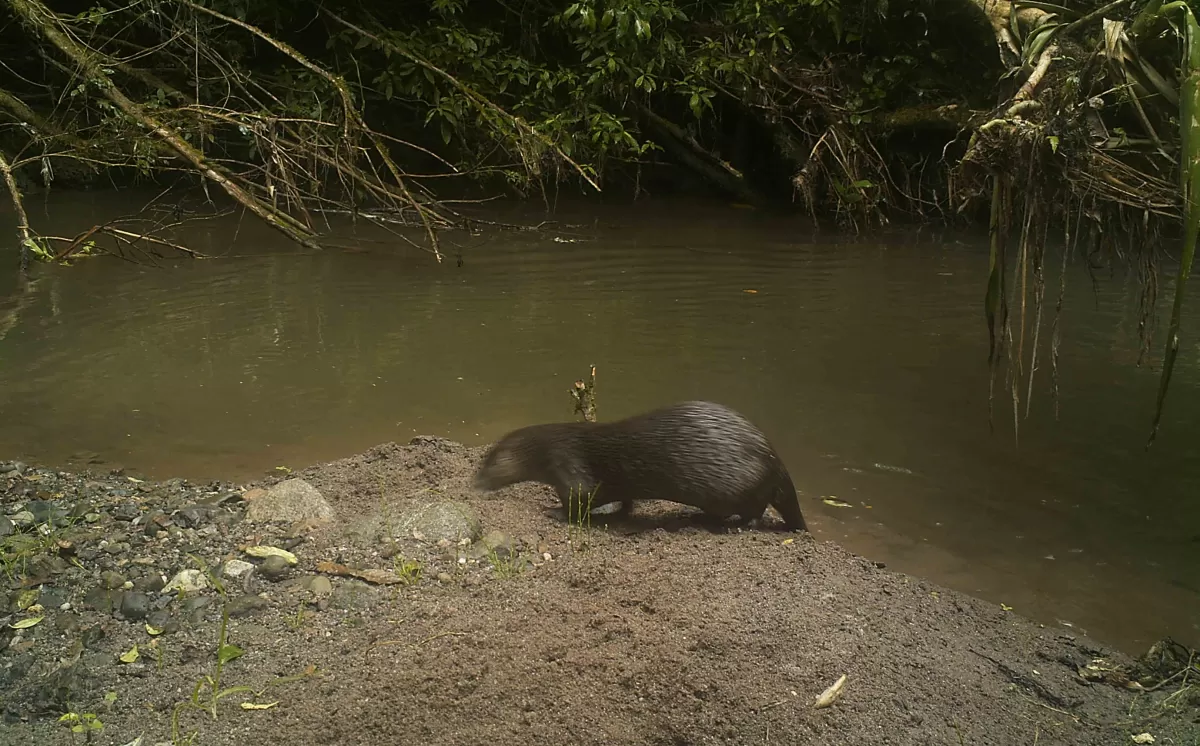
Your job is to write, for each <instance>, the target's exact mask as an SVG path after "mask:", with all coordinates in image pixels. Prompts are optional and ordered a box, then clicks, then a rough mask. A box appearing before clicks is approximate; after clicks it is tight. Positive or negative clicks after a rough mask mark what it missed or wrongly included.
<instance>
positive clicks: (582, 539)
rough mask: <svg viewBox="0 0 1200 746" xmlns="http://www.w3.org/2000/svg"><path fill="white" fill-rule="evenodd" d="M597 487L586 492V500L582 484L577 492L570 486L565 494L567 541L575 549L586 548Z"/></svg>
mask: <svg viewBox="0 0 1200 746" xmlns="http://www.w3.org/2000/svg"><path fill="white" fill-rule="evenodd" d="M599 489H600V486H599V485H596V486H595V487H593V488H592V491H591V492H589V493H588V494H587V501H586V502H585V501H584V494H583V487H582V485H580V486H579V487H578V492H577V491H576V489H575V488H572V490H571V491H570V493H568V495H567V543H568V544H570V545H571V546H572V547H574V548H575V549H579V550H581V551H582V550H584V549H587V541H586V539H587V535H588V534H590V533H591V530H592V503H593V501H594V500H595V499H596V492H597V490H599Z"/></svg>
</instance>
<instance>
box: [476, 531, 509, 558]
mask: <svg viewBox="0 0 1200 746" xmlns="http://www.w3.org/2000/svg"><path fill="white" fill-rule="evenodd" d="M481 543H482V544H483V545H484V546H485V547H487V548H488V549H491V550H499V549H504V550H507V552H508V553H512V552H513V551H514V550H515V549H516V546H517V542H516V540H515V539H513V537H511V536H509V535H508V534H506V533H504V532H503V531H496V530H492V531H488V532H487V533H486V534H484V537H483V539H482V540H481Z"/></svg>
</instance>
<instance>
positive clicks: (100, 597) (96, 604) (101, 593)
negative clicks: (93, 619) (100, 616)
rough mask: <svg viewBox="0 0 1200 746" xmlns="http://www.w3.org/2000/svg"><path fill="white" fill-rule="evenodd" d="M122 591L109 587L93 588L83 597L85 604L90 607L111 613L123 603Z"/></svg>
mask: <svg viewBox="0 0 1200 746" xmlns="http://www.w3.org/2000/svg"><path fill="white" fill-rule="evenodd" d="M121 595H122V594H121V592H120V591H115V590H112V589H109V588H93V589H92V590H90V591H88V593H87V595H86V596H84V597H83V605H84V606H85V607H86V608H89V609H95V610H96V611H99V612H102V613H105V614H111V613H112V612H113V611H114V610H115V609H116V608H118V606H119V605H120V603H121Z"/></svg>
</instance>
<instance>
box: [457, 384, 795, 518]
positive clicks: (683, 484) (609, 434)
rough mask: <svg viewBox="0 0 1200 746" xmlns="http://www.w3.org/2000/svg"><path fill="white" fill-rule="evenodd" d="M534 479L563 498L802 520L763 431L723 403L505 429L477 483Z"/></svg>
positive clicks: (485, 486)
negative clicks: (771, 512)
mask: <svg viewBox="0 0 1200 746" xmlns="http://www.w3.org/2000/svg"><path fill="white" fill-rule="evenodd" d="M518 482H541V483H542V484H548V485H550V486H551V487H553V488H554V490H555V492H557V493H558V499H559V500H560V501H561V502H562V505H563V508H564V509H566V510H568V511H570V510H571V508H570V507H569V505H568V504H569V503H570V502H573V503H574V504H575V505H579V504H580V503H579V497H578V496H579V495H580V494H582V495H584V498H583V502H584V504H587V502H588V499H587V495H589V494H591V493H592V492H593V491H595V495H593V499H592V500H591V505H592V506H593V509H594V508H595V507H596V506H600V505H606V504H609V503H613V502H620V503H621V507H620V510H619V511H618V514H628V513H629V512H630V511H631V510H632V509H633V501H634V500H669V501H671V502H677V503H682V504H684V505H691V506H693V507H696V508H700V509H701V510H703V511H704V512H705V513H707V514H709V515H712V516H715V517H718V518H722V519H728V518H730V517H731V516H734V515H736V516H738V518H739V519H740V523H742V524H746V523H749V522H750V521H752V520H754V519H756V518H760V517H762V514H763V512H764V511H765V510H766V509H767V505H768V504H770V505H772V506H774V507H775V509H776V510H778V511H779V513H780V515H782V516H783V520H784V523H785V524H786V525H787V527H788V528H789V529H791V530H793V531H796V530H800V531H804V530H807V528H808V527H807V526H806V525H805V523H804V516H803V515H802V514H801V512H800V500H799V498H798V497H797V496H796V488H795V486H794V485H793V484H792V478H791V476H790V475H789V474H788V471H787V468H786V467H785V466H784V464H783V461H782V460H781V459H780V458H779V455H778V454H777V453H776V452H775V449H774V448H773V447H772V446H771V444H770V442H769V441H768V440H767V437H766V436H765V435H763V433H762V432H761V431H760V430H759V429H758V428H756V427H755V426H754V425H753V424H751V423H750V421H749V420H747V419H746V418H745V417H743V416H742V415H740V414H738V413H737V412H735V411H733V410H732V409H730V408H728V407H725V406H722V405H720V404H714V403H712V402H704V401H689V402H681V403H678V404H672V405H670V406H667V407H663V408H661V409H656V410H654V411H651V412H646V413H643V414H639V415H635V416H633V417H629V418H627V419H624V420H619V421H617V422H602V423H592V422H556V423H549V424H544V425H531V426H529V427H523V428H520V429H518V430H514V431H512V432H510V433H508V434H507V435H505V436H504V437H503V438H501V439H500V440H499V441H497V442H496V444H495V445H493V446H492V447H491V449H489V450H488V452H487V455H485V456H484V458H483V463H482V465H481V466H480V467H479V471H478V472H477V473H476V474H475V487H476V488H477V489H482V490H487V491H492V490H498V489H500V488H501V487H507V486H508V485H510V484H516V483H518Z"/></svg>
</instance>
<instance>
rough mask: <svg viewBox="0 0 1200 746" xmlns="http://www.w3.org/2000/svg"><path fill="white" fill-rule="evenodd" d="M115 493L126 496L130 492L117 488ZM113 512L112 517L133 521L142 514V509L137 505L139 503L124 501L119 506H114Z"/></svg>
mask: <svg viewBox="0 0 1200 746" xmlns="http://www.w3.org/2000/svg"><path fill="white" fill-rule="evenodd" d="M120 493H124V494H120ZM114 494H117V495H119V496H121V497H126V496H128V494H129V493H128V492H127V491H126V490H115V491H114ZM111 514H112V517H113V518H116V519H117V520H118V521H132V520H133V519H134V518H137V517H138V516H140V515H141V514H142V509H141V508H140V507H139V506H138V505H137V503H132V502H123V503H121V504H120V505H118V506H117V507H115V508H113V509H112V511H111Z"/></svg>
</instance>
